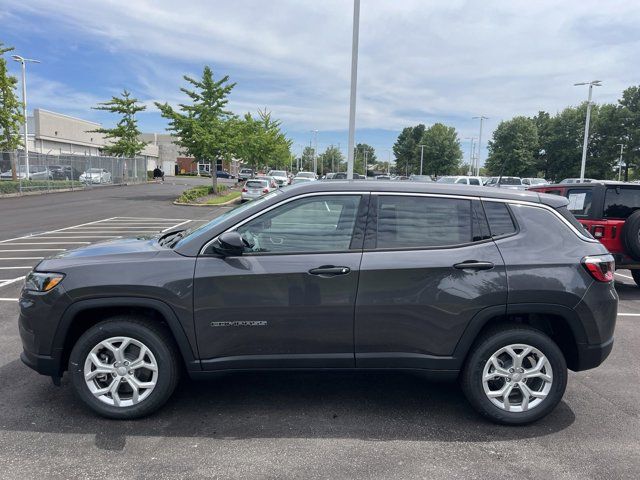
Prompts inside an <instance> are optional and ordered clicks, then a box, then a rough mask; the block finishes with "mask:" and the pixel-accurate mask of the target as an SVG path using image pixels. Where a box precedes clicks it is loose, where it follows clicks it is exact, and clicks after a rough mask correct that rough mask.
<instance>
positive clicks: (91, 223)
mask: <svg viewBox="0 0 640 480" xmlns="http://www.w3.org/2000/svg"><path fill="white" fill-rule="evenodd" d="M114 218H117V217H110V218H105V219H104V220H96V221H94V222H87V223H81V224H80V225H73V226H71V227H65V228H58V229H57V230H49V231H48V232H41V233H35V234H33V235H25V236H22V237H15V238H8V239H6V240H0V243H7V242H10V241H12V240H22V239H24V238H31V237H34V236H38V235H44V234H47V233H54V232H63V231H65V230H69V229H70V228H76V227H82V226H85V225H93V224H94V223H99V222H104V221H106V220H113V219H114Z"/></svg>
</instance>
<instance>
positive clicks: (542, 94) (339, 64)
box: [5, 0, 640, 139]
mask: <svg viewBox="0 0 640 480" xmlns="http://www.w3.org/2000/svg"><path fill="white" fill-rule="evenodd" d="M5 3H6V2H5ZM6 8H7V10H8V11H9V13H7V14H6V15H11V17H12V19H14V20H15V19H16V18H22V19H23V21H24V22H25V23H28V22H29V21H32V22H36V23H37V22H38V21H40V20H41V19H43V18H44V19H46V24H47V25H55V27H53V28H56V29H63V30H68V31H69V32H73V34H74V36H77V37H81V38H82V39H83V41H84V42H86V43H90V44H92V45H93V47H94V48H101V49H103V50H104V51H105V52H108V53H109V54H111V55H113V58H116V59H117V61H118V62H120V63H119V64H117V65H114V68H118V69H122V70H124V71H126V72H127V73H128V75H129V76H130V78H131V81H132V82H134V86H135V87H136V89H137V91H135V92H134V93H135V94H136V95H137V96H139V97H140V98H141V99H143V100H144V101H145V102H147V103H149V104H151V102H152V101H153V100H158V101H169V102H170V103H175V102H178V101H180V100H181V97H180V93H179V90H178V88H179V87H180V86H182V85H183V81H182V79H181V76H182V74H183V73H184V72H188V73H190V74H193V75H197V74H198V73H199V72H200V71H201V68H202V65H204V64H205V63H207V64H211V65H212V66H213V67H214V69H215V71H217V72H225V73H229V74H230V75H231V77H232V79H233V80H234V81H236V82H238V85H237V87H236V89H235V90H234V93H233V96H232V102H231V106H232V108H234V109H235V110H236V111H238V112H239V113H240V112H243V111H247V110H251V111H255V109H256V108H258V107H264V106H267V107H268V108H269V109H270V110H272V111H273V113H274V115H275V116H276V117H278V118H281V119H282V120H283V122H284V125H285V127H287V128H288V129H291V130H295V131H299V132H304V131H308V130H309V129H311V128H317V129H320V130H326V131H328V130H331V131H344V130H345V129H346V126H347V116H348V98H349V66H350V54H351V51H350V50H351V22H352V2H351V1H348V0H325V1H323V2H300V1H294V0H270V1H268V2H264V1H258V0H252V1H249V0H246V1H239V0H238V1H235V2H186V1H185V2H181V3H180V6H179V7H177V6H176V3H175V2H173V1H169V0H160V1H154V2H151V1H136V2H131V1H123V0H115V1H111V2H104V1H96V0H87V1H84V2H55V3H51V2H49V1H46V0H31V1H29V2H22V1H19V0H16V1H15V2H13V3H11V2H10V3H8V4H7V5H6ZM30 19H31V20H30ZM34 19H36V20H34ZM639 22H640V4H639V3H638V2H628V1H619V0H613V1H609V2H607V7H606V8H603V7H602V3H601V2H599V1H596V0H574V1H563V2H558V1H550V0H546V1H536V2H531V1H522V0H517V1H511V2H504V1H498V0H494V1H483V2H477V1H461V0H454V1H448V2H427V1H423V0H403V1H402V2H400V1H394V2H390V1H385V0H367V1H365V2H362V7H361V25H360V62H359V71H358V105H357V127H358V128H359V129H383V130H399V129H401V128H402V127H404V126H407V125H411V124H416V123H418V122H421V123H426V124H429V123H434V122H436V121H445V122H446V123H449V124H451V125H454V126H456V127H457V128H459V130H460V133H461V136H463V137H464V136H469V135H471V134H476V131H477V122H476V121H473V120H471V117H472V116H474V115H478V114H480V113H482V114H485V115H487V116H489V117H490V120H489V121H488V122H487V124H486V126H487V130H486V131H488V132H490V131H491V130H492V129H493V128H495V126H496V125H497V123H498V122H499V121H500V120H502V119H507V118H510V117H512V116H514V115H518V114H533V113H535V112H537V111H538V110H540V109H545V110H549V111H552V112H554V111H557V110H560V109H562V108H564V107H565V106H566V105H569V104H577V103H579V102H581V101H583V100H584V98H585V96H586V91H584V89H579V88H575V87H573V86H572V85H573V83H575V82H577V81H584V80H590V79H594V78H599V79H601V80H603V81H604V87H602V88H601V89H599V90H598V91H597V101H615V99H616V98H618V96H619V95H620V93H621V91H622V89H623V88H625V87H627V86H629V85H632V84H634V83H637V81H638V80H637V76H636V74H635V68H633V66H635V65H638V64H640V48H639V47H640V39H639V36H638V35H637V34H636V25H637V24H638V23H639ZM74 45H75V42H74ZM60 48H65V46H60ZM76 48H77V47H76ZM114 54H115V55H114ZM59 80H60V81H64V79H59ZM97 81H100V79H97ZM54 85H56V88H59V89H61V90H62V92H63V93H64V92H65V90H64V88H63V85H61V84H56V83H52V82H51V81H50V82H49V84H48V86H47V87H46V88H48V89H49V90H46V91H45V93H43V92H41V93H40V96H41V97H45V96H46V93H47V92H51V90H52V89H54V88H53V86H54ZM102 87H103V88H111V87H114V86H110V85H102ZM75 88H76V89H78V87H77V86H76V87H75ZM131 88H132V89H133V87H131ZM84 90H85V91H86V92H87V93H80V92H79V91H75V92H71V91H67V92H66V93H64V94H63V95H62V96H60V97H59V98H58V99H57V100H55V101H54V100H53V99H51V98H49V100H48V102H49V104H51V103H52V102H54V103H56V104H57V105H56V107H55V108H60V109H62V110H63V111H64V109H65V108H67V109H68V108H77V107H78V106H79V105H84V104H92V103H91V102H92V101H93V100H94V98H93V96H94V95H95V93H93V91H92V85H85V86H84ZM68 99H70V100H71V101H74V103H73V104H72V105H71V106H70V105H68V104H67V103H66V102H67V100H68ZM43 100H45V99H44V98H43ZM76 100H77V101H76ZM32 104H33V103H32ZM51 108H54V107H53V106H52V107H51ZM486 138H488V134H485V139H486Z"/></svg>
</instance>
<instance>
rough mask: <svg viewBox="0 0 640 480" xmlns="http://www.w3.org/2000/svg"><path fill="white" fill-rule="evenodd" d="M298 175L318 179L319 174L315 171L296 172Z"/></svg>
mask: <svg viewBox="0 0 640 480" xmlns="http://www.w3.org/2000/svg"><path fill="white" fill-rule="evenodd" d="M296 177H305V178H310V179H311V180H317V179H318V176H317V175H316V174H315V173H313V172H298V173H296ZM294 178H295V177H294Z"/></svg>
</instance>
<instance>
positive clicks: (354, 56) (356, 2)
mask: <svg viewBox="0 0 640 480" xmlns="http://www.w3.org/2000/svg"><path fill="white" fill-rule="evenodd" d="M359 33H360V0H353V36H352V39H351V93H350V97H349V146H348V148H347V152H348V153H347V155H348V156H347V178H348V179H349V180H353V161H354V154H353V153H354V152H353V148H354V146H355V134H356V87H357V84H358V37H359ZM364 173H365V175H366V174H367V172H366V166H365V172H364Z"/></svg>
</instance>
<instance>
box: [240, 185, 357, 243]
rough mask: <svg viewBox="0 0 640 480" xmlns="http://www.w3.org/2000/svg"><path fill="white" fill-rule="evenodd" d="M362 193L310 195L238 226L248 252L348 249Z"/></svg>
mask: <svg viewBox="0 0 640 480" xmlns="http://www.w3.org/2000/svg"><path fill="white" fill-rule="evenodd" d="M359 203H360V196H359V195H326V196H319V197H307V198H302V199H299V200H294V201H292V202H289V203H286V204H285V205H282V206H280V207H277V208H275V209H273V210H271V211H269V212H267V213H265V214H263V215H260V216H259V217H257V218H254V219H253V220H251V221H250V222H248V223H246V224H244V225H242V226H241V227H239V228H238V229H237V231H238V233H240V235H242V237H243V238H244V239H245V240H247V242H249V244H251V245H252V247H250V248H248V249H247V251H249V252H273V253H294V252H301V253H302V252H331V251H343V250H348V249H349V245H350V244H351V236H352V234H353V229H354V226H355V223H356V214H357V211H358V205H359Z"/></svg>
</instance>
